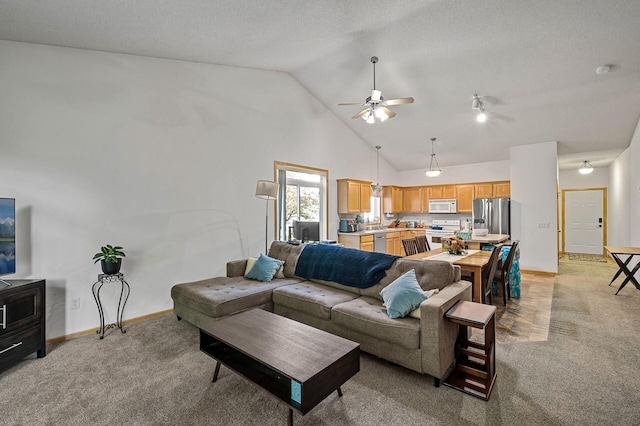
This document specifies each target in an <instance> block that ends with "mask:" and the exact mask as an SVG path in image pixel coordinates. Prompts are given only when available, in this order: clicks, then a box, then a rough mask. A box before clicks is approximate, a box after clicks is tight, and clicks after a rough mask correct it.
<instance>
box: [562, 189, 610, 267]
mask: <svg viewBox="0 0 640 426" xmlns="http://www.w3.org/2000/svg"><path fill="white" fill-rule="evenodd" d="M564 221H565V238H564V241H565V246H564V247H565V248H564V251H565V252H567V253H584V254H602V251H603V248H604V247H603V245H604V226H605V224H604V191H603V190H602V189H592V190H584V191H566V192H565V204H564Z"/></svg>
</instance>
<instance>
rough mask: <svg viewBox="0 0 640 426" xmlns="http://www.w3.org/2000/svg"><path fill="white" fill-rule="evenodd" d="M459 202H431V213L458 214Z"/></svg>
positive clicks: (453, 200)
mask: <svg viewBox="0 0 640 426" xmlns="http://www.w3.org/2000/svg"><path fill="white" fill-rule="evenodd" d="M457 212H458V200H455V199H451V200H429V213H457Z"/></svg>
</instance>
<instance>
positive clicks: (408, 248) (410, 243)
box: [402, 238, 418, 256]
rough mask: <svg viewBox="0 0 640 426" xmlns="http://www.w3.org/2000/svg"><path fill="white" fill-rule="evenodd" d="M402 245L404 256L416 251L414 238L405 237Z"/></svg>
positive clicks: (416, 246) (416, 245)
mask: <svg viewBox="0 0 640 426" xmlns="http://www.w3.org/2000/svg"><path fill="white" fill-rule="evenodd" d="M402 246H403V247H404V252H405V255H406V256H411V255H412V254H417V253H418V244H417V243H416V239H415V238H407V239H404V240H402Z"/></svg>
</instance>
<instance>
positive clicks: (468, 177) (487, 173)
mask: <svg viewBox="0 0 640 426" xmlns="http://www.w3.org/2000/svg"><path fill="white" fill-rule="evenodd" d="M509 164H510V162H509V161H508V160H506V161H492V162H489V163H476V164H463V165H460V166H450V167H441V169H442V173H440V175H439V176H436V177H427V176H426V175H425V174H424V171H425V170H426V169H427V168H428V165H429V164H428V158H427V159H425V168H424V169H419V170H410V171H406V172H398V174H397V179H398V182H397V183H395V185H400V186H421V185H440V184H449V183H467V182H490V181H494V180H509V179H510V168H509Z"/></svg>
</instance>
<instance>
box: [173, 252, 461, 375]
mask: <svg viewBox="0 0 640 426" xmlns="http://www.w3.org/2000/svg"><path fill="white" fill-rule="evenodd" d="M305 247H306V246H305V245H290V244H287V243H284V242H274V243H273V244H272V245H271V248H270V249H269V253H268V255H269V257H271V258H275V259H279V260H282V261H284V265H283V268H282V270H281V271H280V272H279V273H278V274H277V275H276V277H275V278H273V280H271V281H266V282H262V281H256V280H253V279H249V278H247V277H245V272H246V269H247V260H246V259H244V260H235V261H231V262H228V263H227V276H226V277H215V278H210V279H205V280H202V281H196V282H190V283H183V284H177V285H175V286H173V287H172V289H171V297H172V299H173V303H174V312H175V314H176V315H177V317H178V319H185V320H186V321H189V322H190V323H192V324H194V325H195V326H197V327H203V326H206V325H207V324H209V323H212V322H214V321H217V320H219V319H221V318H224V317H227V316H229V315H233V314H235V313H238V312H241V311H244V310H247V309H254V308H260V309H265V310H268V311H271V312H274V313H276V314H279V315H283V316H285V317H288V318H291V319H294V320H296V321H300V322H303V323H305V324H308V325H311V326H313V327H316V328H319V329H322V330H325V331H327V332H329V333H333V334H336V335H339V336H342V337H344V338H347V339H350V340H352V341H355V342H358V343H360V345H361V349H362V350H363V351H365V352H368V353H370V354H373V355H376V356H378V357H381V358H384V359H386V360H388V361H390V362H392V363H395V364H398V365H401V366H403V367H406V368H409V369H411V370H414V371H417V372H419V373H424V374H428V375H430V376H433V377H434V378H435V385H436V386H439V384H440V381H441V380H442V379H444V378H446V375H447V372H448V371H449V369H450V368H451V367H452V366H453V363H454V346H455V340H456V337H457V333H458V329H457V325H455V324H452V323H450V322H448V321H447V320H446V319H445V318H444V313H445V312H446V311H447V310H448V309H449V308H451V307H452V306H453V305H454V304H456V303H457V302H458V301H460V300H471V284H470V283H469V282H467V281H461V280H460V269H459V267H457V266H453V265H451V264H450V263H448V262H442V261H425V260H417V259H407V258H398V259H392V263H391V266H390V267H388V269H386V270H385V271H384V272H383V274H382V275H384V277H382V279H381V280H380V281H379V282H377V284H375V285H373V286H371V287H368V288H357V287H352V286H347V285H343V284H339V283H337V282H335V281H324V280H317V279H303V278H300V277H298V276H296V266H298V265H297V263H298V260H299V258H300V255H301V253H302V251H303V250H304V249H305ZM339 250H343V252H338V255H342V253H345V255H346V254H347V253H349V251H350V250H355V249H346V248H340V249H339ZM358 252H360V251H359V250H358ZM360 253H362V252H360ZM374 255H375V254H374V253H372V254H370V256H374ZM366 256H369V255H366ZM305 261H306V262H308V261H309V256H306V259H305ZM411 269H413V270H414V271H415V274H416V279H417V281H418V283H419V285H420V287H421V288H422V289H423V290H430V289H438V290H439V292H438V293H437V294H435V295H433V296H431V297H429V298H428V299H426V300H424V301H423V302H422V303H421V304H420V305H419V308H418V309H417V310H416V311H414V312H413V313H412V315H413V316H407V317H404V318H396V319H391V318H389V315H388V314H387V311H386V308H385V306H384V305H383V299H382V297H381V295H380V292H381V290H382V289H383V288H385V287H387V286H388V285H389V284H391V283H392V282H393V281H394V280H396V279H397V278H398V277H400V276H402V275H403V274H405V273H406V272H408V271H410V270H411ZM278 277H279V278H278ZM416 317H419V318H416Z"/></svg>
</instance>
